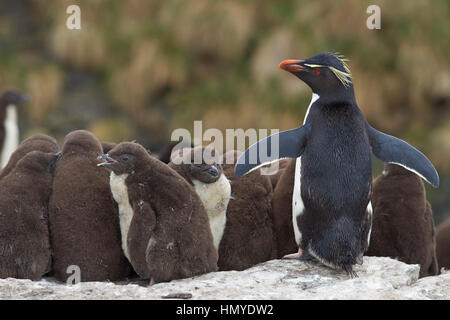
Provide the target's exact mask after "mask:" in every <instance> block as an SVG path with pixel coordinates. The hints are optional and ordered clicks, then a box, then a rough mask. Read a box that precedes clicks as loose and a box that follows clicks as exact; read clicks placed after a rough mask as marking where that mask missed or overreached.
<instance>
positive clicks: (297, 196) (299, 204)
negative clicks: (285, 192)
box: [292, 157, 305, 245]
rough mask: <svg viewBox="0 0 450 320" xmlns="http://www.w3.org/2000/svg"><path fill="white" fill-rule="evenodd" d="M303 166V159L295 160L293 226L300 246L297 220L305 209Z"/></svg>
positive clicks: (296, 240)
mask: <svg viewBox="0 0 450 320" xmlns="http://www.w3.org/2000/svg"><path fill="white" fill-rule="evenodd" d="M301 166H302V162H301V157H298V158H297V159H296V160H295V176H294V191H293V193H292V225H293V227H294V236H295V242H297V245H299V244H300V241H301V240H302V234H301V232H300V230H299V228H298V224H297V218H298V217H299V216H300V215H301V214H302V213H303V210H304V209H305V206H304V205H303V200H302V195H301V182H300V178H301Z"/></svg>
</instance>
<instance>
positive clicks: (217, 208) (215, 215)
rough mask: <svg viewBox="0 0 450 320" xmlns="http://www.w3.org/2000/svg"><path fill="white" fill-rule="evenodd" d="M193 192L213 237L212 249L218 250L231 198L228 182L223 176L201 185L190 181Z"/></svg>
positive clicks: (197, 181) (198, 182) (196, 181)
mask: <svg viewBox="0 0 450 320" xmlns="http://www.w3.org/2000/svg"><path fill="white" fill-rule="evenodd" d="M192 183H193V184H194V189H195V192H196V193H197V194H198V196H199V198H200V200H201V201H202V203H203V206H204V207H205V209H206V213H207V214H208V219H209V227H210V229H211V233H212V236H213V241H214V247H215V248H216V250H219V245H220V241H221V240H222V236H223V232H224V230H225V224H226V222H227V207H228V202H229V201H230V197H231V185H230V181H229V180H228V179H227V178H226V176H225V175H224V174H222V175H221V176H220V178H219V179H218V180H217V181H216V182H213V183H203V182H201V181H199V180H195V179H194V180H192Z"/></svg>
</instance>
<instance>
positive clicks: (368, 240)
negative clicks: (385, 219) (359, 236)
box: [366, 201, 373, 247]
mask: <svg viewBox="0 0 450 320" xmlns="http://www.w3.org/2000/svg"><path fill="white" fill-rule="evenodd" d="M366 210H367V211H368V212H369V219H370V229H369V233H368V234H367V247H369V244H370V236H371V234H372V221H373V208H372V201H369V204H368V205H367V209H366Z"/></svg>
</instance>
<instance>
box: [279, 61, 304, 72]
mask: <svg viewBox="0 0 450 320" xmlns="http://www.w3.org/2000/svg"><path fill="white" fill-rule="evenodd" d="M301 62H303V60H297V59H288V60H284V61H282V62H281V63H280V68H281V69H283V70H286V71H289V72H300V71H302V70H303V69H304V67H302V66H301V65H299V64H300V63H301Z"/></svg>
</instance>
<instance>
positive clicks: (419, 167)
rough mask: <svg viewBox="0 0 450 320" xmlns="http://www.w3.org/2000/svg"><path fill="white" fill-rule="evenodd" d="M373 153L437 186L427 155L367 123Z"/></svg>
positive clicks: (434, 171)
mask: <svg viewBox="0 0 450 320" xmlns="http://www.w3.org/2000/svg"><path fill="white" fill-rule="evenodd" d="M367 129H368V130H367V132H368V134H369V140H370V144H371V146H372V152H373V154H374V155H375V156H376V157H377V158H378V159H380V160H381V161H384V162H388V163H395V164H398V165H400V166H402V167H404V168H405V169H407V170H409V171H412V172H414V173H415V174H417V175H418V176H420V177H421V178H422V179H424V180H425V181H427V182H428V183H429V184H431V185H432V186H433V187H435V188H437V187H438V186H439V175H438V173H437V171H436V169H435V168H434V167H433V165H432V164H431V162H430V160H428V159H427V157H426V156H425V155H424V154H423V153H422V152H420V151H419V150H417V149H416V148H414V147H412V146H411V145H409V144H408V143H406V142H405V141H403V140H401V139H398V138H396V137H393V136H390V135H387V134H384V133H382V132H380V131H378V130H376V129H374V128H372V127H371V126H370V125H369V124H367Z"/></svg>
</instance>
